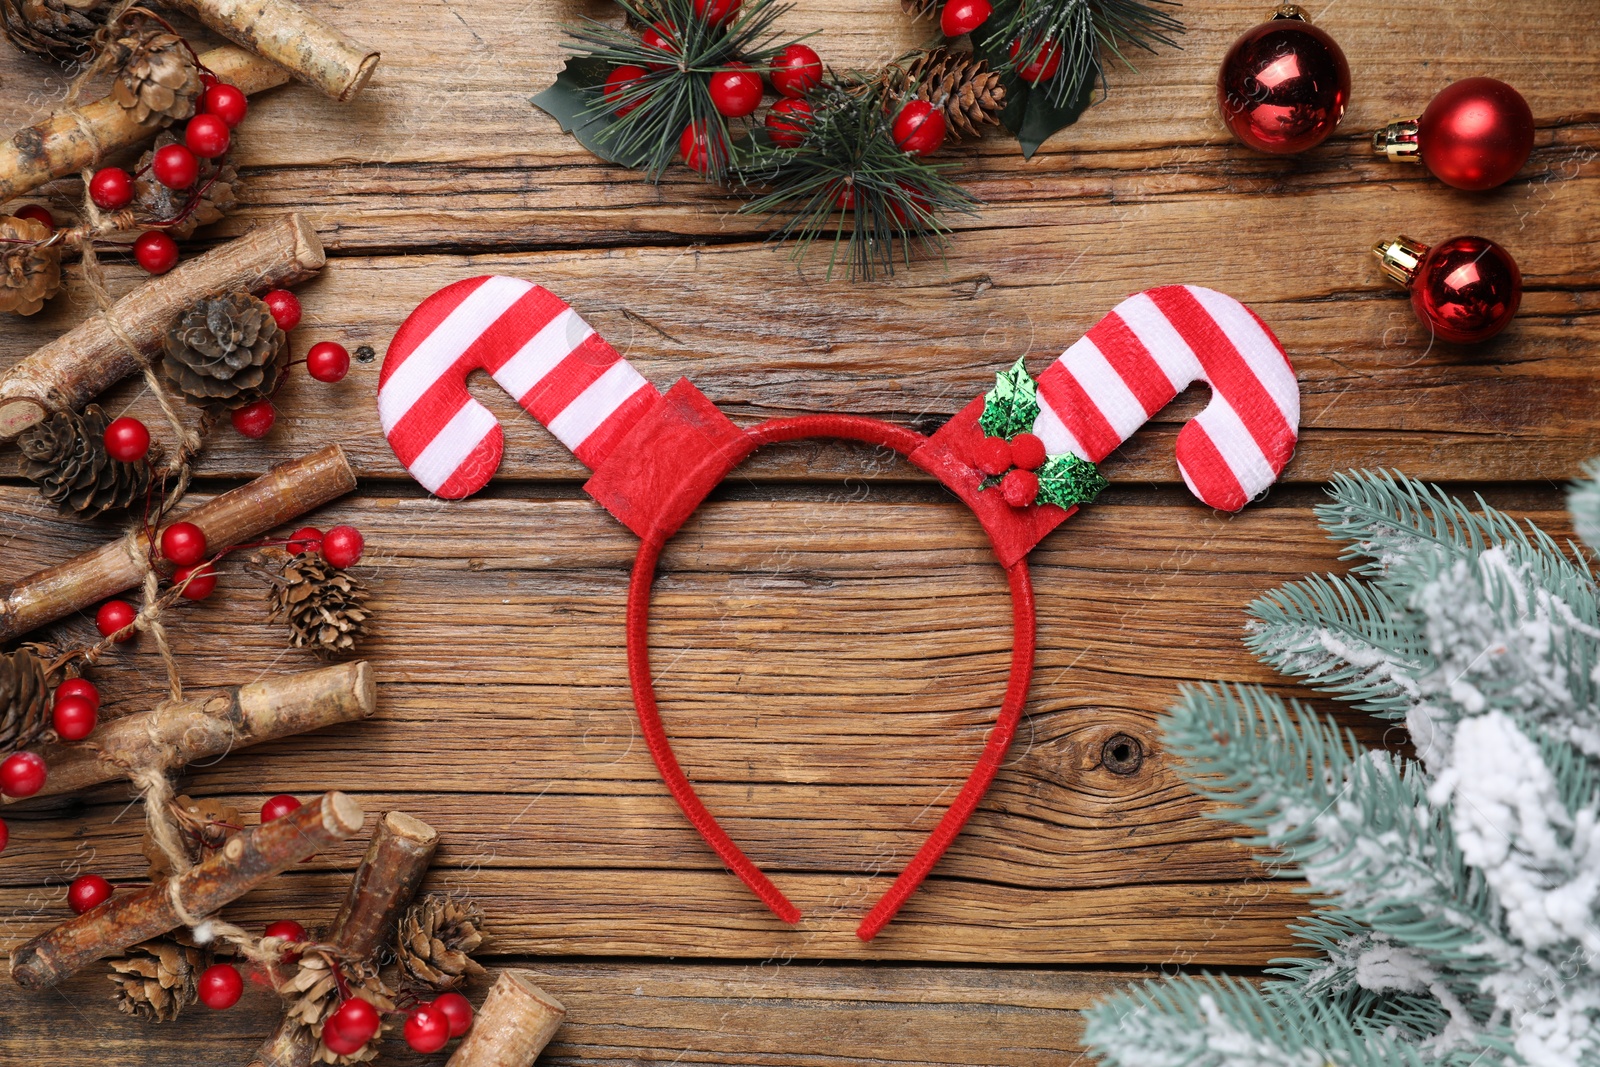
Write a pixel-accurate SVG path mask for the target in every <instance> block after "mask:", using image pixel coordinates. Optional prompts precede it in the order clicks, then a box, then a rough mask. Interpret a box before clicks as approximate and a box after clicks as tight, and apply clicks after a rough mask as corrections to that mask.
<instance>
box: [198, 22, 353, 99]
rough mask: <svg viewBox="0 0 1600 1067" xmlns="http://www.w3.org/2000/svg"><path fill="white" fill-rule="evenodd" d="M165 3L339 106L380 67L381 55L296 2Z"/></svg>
mask: <svg viewBox="0 0 1600 1067" xmlns="http://www.w3.org/2000/svg"><path fill="white" fill-rule="evenodd" d="M167 2H168V6H170V7H175V8H177V9H178V10H180V11H183V12H186V13H188V14H190V15H193V16H194V17H195V18H197V19H199V20H200V21H201V22H203V23H205V24H206V25H207V26H209V27H211V28H212V29H213V30H216V31H217V32H218V33H220V34H222V36H224V37H226V38H227V39H228V40H230V41H232V42H233V43H234V44H236V45H239V46H240V47H241V48H248V49H249V50H250V51H252V52H254V53H256V54H257V55H259V56H261V57H263V58H265V59H269V60H271V61H272V62H273V63H276V64H277V65H278V66H280V67H283V68H284V69H285V70H287V71H289V72H290V73H291V74H293V75H294V76H295V77H296V78H298V79H299V80H300V81H303V82H305V83H306V84H307V85H310V86H314V87H315V88H317V89H319V90H321V91H322V92H323V93H325V94H327V95H328V96H331V97H332V98H333V99H335V100H338V101H340V102H341V103H342V102H344V101H346V100H349V99H350V98H351V97H352V96H355V95H356V93H358V92H360V91H361V87H362V86H364V85H366V84H367V80H368V79H369V78H371V77H372V72H373V70H375V69H376V68H377V66H378V53H377V52H374V51H372V50H370V49H367V48H363V47H361V46H360V45H356V44H352V43H351V42H349V41H347V40H345V38H344V37H343V35H341V34H340V33H339V31H338V30H336V29H334V28H333V27H332V26H329V25H328V24H327V23H325V22H323V21H322V20H321V19H318V18H316V17H315V16H313V15H312V14H311V13H310V12H308V11H306V10H305V9H304V8H302V7H301V6H300V5H299V4H296V3H294V2H293V0H167Z"/></svg>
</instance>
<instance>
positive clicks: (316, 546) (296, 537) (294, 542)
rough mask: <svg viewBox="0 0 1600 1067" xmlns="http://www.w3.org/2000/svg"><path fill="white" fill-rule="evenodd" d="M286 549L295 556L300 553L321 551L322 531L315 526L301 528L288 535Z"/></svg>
mask: <svg viewBox="0 0 1600 1067" xmlns="http://www.w3.org/2000/svg"><path fill="white" fill-rule="evenodd" d="M287 547H288V549H289V551H290V552H293V553H295V554H296V555H298V554H300V553H301V552H320V551H322V531H321V530H319V529H317V528H316V527H315V526H302V527H300V529H298V530H296V531H295V532H294V533H292V534H290V535H289V544H288V546H287Z"/></svg>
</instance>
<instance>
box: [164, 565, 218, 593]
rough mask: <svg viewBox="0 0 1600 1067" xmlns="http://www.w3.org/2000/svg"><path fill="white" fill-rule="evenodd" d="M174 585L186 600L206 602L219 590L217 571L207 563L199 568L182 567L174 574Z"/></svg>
mask: <svg viewBox="0 0 1600 1067" xmlns="http://www.w3.org/2000/svg"><path fill="white" fill-rule="evenodd" d="M172 584H173V586H174V587H175V588H178V589H179V590H180V591H179V593H178V595H179V596H181V597H183V599H185V600H204V599H205V598H206V597H208V596H210V595H211V594H212V593H214V592H216V589H217V570H216V568H215V567H213V566H212V565H211V564H209V563H207V564H204V565H203V566H199V567H180V568H179V569H178V570H175V571H173V572H172Z"/></svg>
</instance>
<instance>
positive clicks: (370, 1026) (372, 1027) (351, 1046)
mask: <svg viewBox="0 0 1600 1067" xmlns="http://www.w3.org/2000/svg"><path fill="white" fill-rule="evenodd" d="M382 1024H383V1020H382V1019H381V1018H379V1016H378V1009H377V1008H374V1007H373V1006H372V1005H371V1004H368V1003H367V1002H366V1001H364V1000H362V999H361V998H360V997H350V998H349V999H347V1000H346V1001H344V1002H343V1003H342V1004H340V1005H339V1006H338V1007H337V1008H335V1009H334V1010H333V1014H332V1015H329V1016H328V1018H327V1021H326V1022H324V1023H323V1024H322V1043H323V1044H324V1045H326V1046H328V1051H329V1052H334V1053H337V1054H338V1055H341V1056H349V1055H351V1054H352V1053H355V1052H359V1051H360V1050H361V1048H362V1046H364V1045H365V1044H366V1043H367V1042H368V1041H371V1040H372V1039H373V1038H374V1037H375V1036H377V1033H378V1028H379V1027H380V1026H382Z"/></svg>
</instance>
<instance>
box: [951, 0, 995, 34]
mask: <svg viewBox="0 0 1600 1067" xmlns="http://www.w3.org/2000/svg"><path fill="white" fill-rule="evenodd" d="M992 14H994V5H993V4H991V3H990V2H989V0H948V2H947V3H946V4H945V5H944V10H943V11H941V12H940V13H939V29H940V30H942V31H943V32H944V35H945V36H946V37H960V36H961V35H962V34H964V33H971V32H972V31H973V30H975V29H977V28H978V27H979V26H982V25H983V24H984V23H985V22H988V21H989V16H990V15H992Z"/></svg>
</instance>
